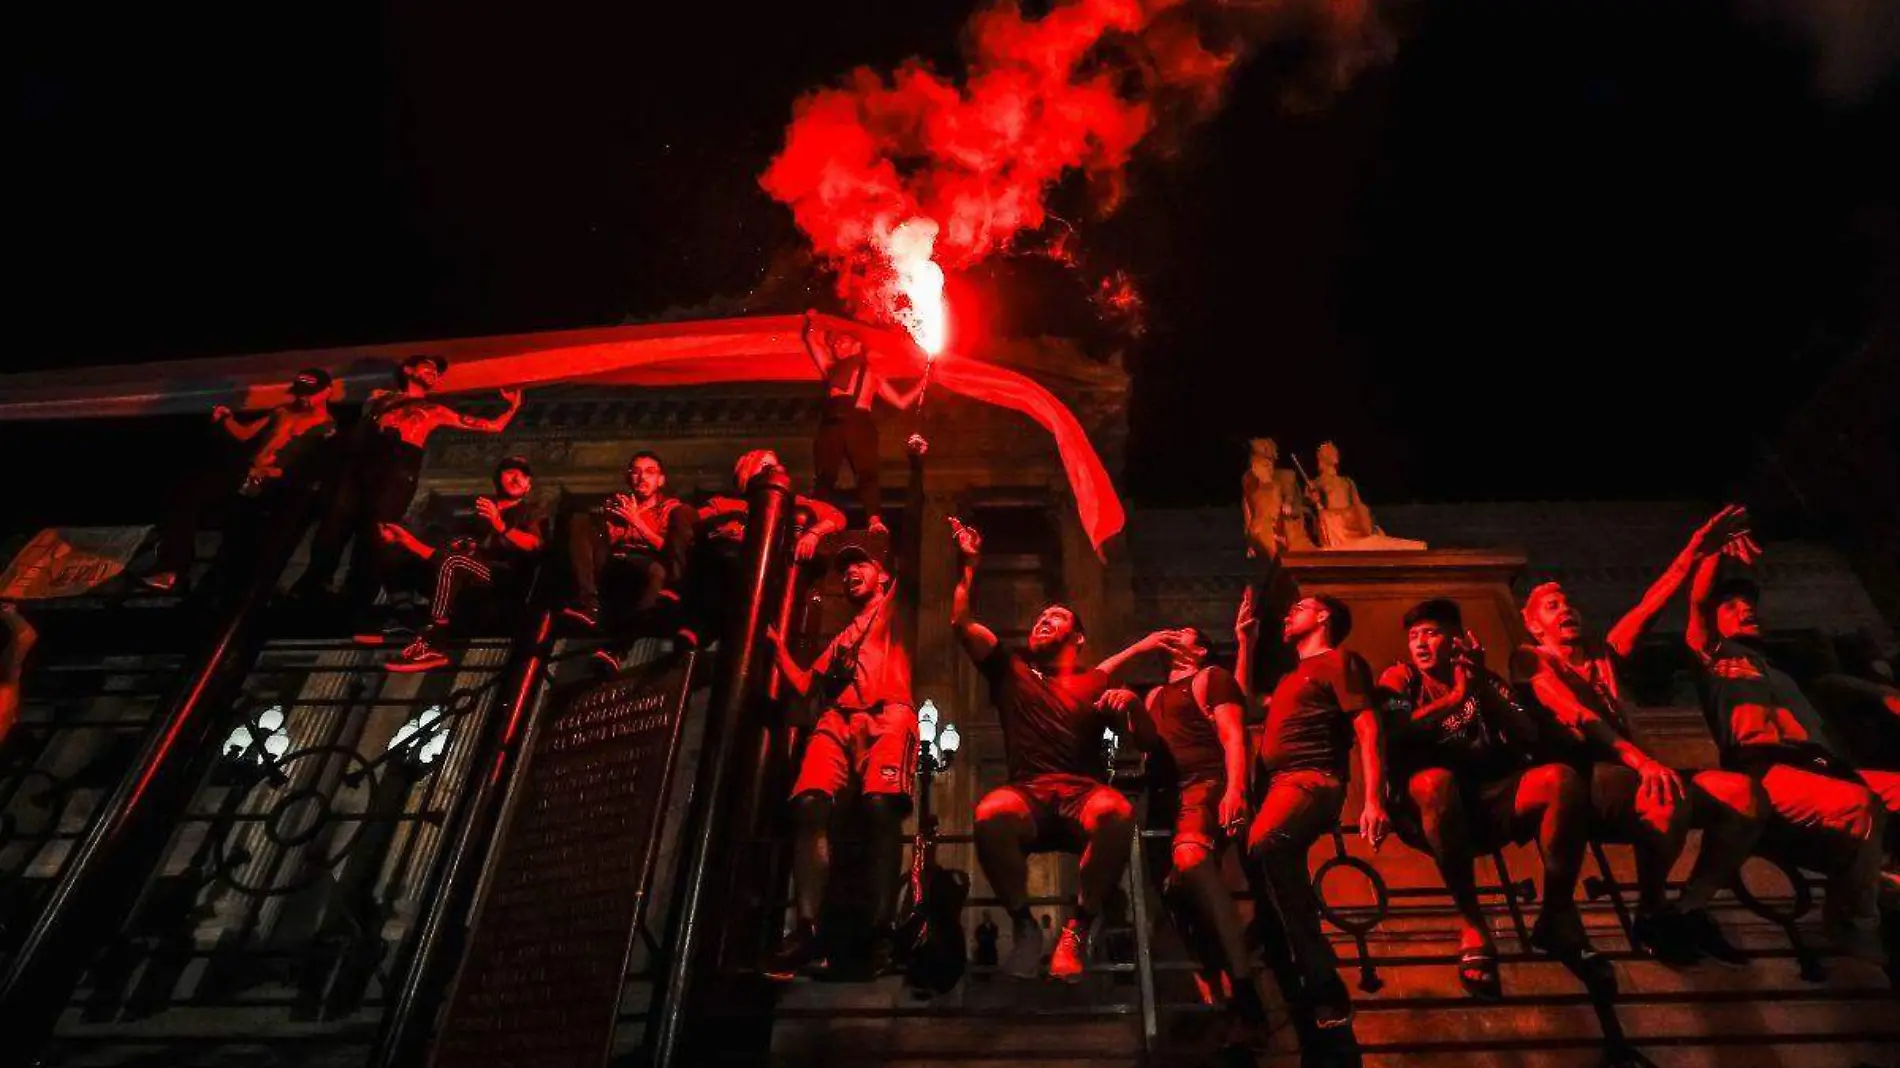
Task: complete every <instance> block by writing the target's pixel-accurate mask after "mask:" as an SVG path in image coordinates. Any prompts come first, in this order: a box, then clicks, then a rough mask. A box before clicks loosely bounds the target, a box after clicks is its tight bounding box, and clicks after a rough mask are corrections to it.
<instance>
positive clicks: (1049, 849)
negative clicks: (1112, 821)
mask: <svg viewBox="0 0 1900 1068" xmlns="http://www.w3.org/2000/svg"><path fill="white" fill-rule="evenodd" d="M997 789H998V790H1008V791H1010V792H1011V793H1013V794H1015V795H1016V796H1018V797H1020V798H1022V800H1023V804H1024V805H1025V806H1026V807H1027V808H1028V809H1029V818H1030V819H1031V820H1032V821H1034V823H1035V826H1036V838H1035V841H1033V842H1031V843H1030V846H1029V851H1030V852H1032V853H1080V852H1082V850H1083V849H1085V848H1087V846H1088V836H1087V834H1086V833H1084V831H1083V830H1082V813H1083V811H1084V810H1086V809H1087V808H1088V803H1089V800H1090V799H1091V798H1093V797H1095V795H1096V794H1097V793H1098V792H1103V791H1106V792H1108V793H1111V794H1114V795H1115V796H1116V797H1117V798H1119V797H1121V792H1120V791H1119V790H1116V789H1115V788H1114V787H1112V786H1110V785H1108V784H1107V783H1104V782H1099V781H1097V780H1095V779H1091V778H1089V777H1088V776H1086V775H1059V774H1049V775H1036V776H1032V777H1031V778H1027V779H1024V780H1022V781H1021V782H1012V783H1009V784H1007V785H1005V786H999V787H997Z"/></svg>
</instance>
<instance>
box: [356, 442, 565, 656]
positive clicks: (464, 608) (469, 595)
mask: <svg viewBox="0 0 1900 1068" xmlns="http://www.w3.org/2000/svg"><path fill="white" fill-rule="evenodd" d="M533 492H534V471H533V469H532V468H530V467H529V466H528V461H527V460H525V459H523V458H522V457H519V456H510V457H507V458H506V459H504V460H502V461H501V463H500V464H498V465H496V467H495V495H494V496H492V497H477V498H475V507H474V509H473V511H471V512H467V513H461V514H458V516H457V517H456V518H457V520H458V523H457V529H455V530H454V531H452V532H451V534H450V536H449V537H448V539H447V540H446V541H444V542H443V544H442V545H441V546H440V547H436V546H432V545H430V544H428V543H427V542H425V541H423V540H422V539H421V538H418V537H417V536H416V535H415V534H414V533H412V532H411V531H410V530H409V529H408V528H407V527H404V526H402V525H401V524H399V523H384V524H383V525H382V527H381V528H379V530H378V534H379V535H380V536H381V538H382V540H383V541H384V542H385V543H386V544H390V545H394V546H397V547H399V548H401V549H403V550H405V551H407V552H409V553H411V554H413V555H414V556H416V557H417V558H418V559H420V560H422V561H423V562H424V563H426V564H428V565H429V566H430V570H431V573H432V575H433V577H434V582H433V583H432V590H433V592H432V593H431V596H430V598H429V623H428V625H427V626H426V627H424V628H423V630H422V632H421V633H420V634H418V635H417V636H416V640H415V641H413V642H411V643H409V645H408V647H407V648H405V649H403V651H402V652H401V653H400V654H398V655H397V657H396V658H395V659H394V660H391V661H390V662H389V663H387V664H385V665H383V666H384V667H386V668H388V669H389V670H391V671H396V672H414V671H428V670H430V669H431V668H437V667H441V666H442V665H444V664H447V663H448V662H449V658H448V656H447V655H446V654H444V653H443V652H442V651H441V649H440V648H438V645H439V643H440V641H441V638H442V636H443V634H444V632H446V631H447V630H448V629H449V627H450V625H451V623H452V622H461V623H463V624H464V625H466V624H468V623H469V622H470V616H471V615H472V614H474V613H477V612H485V613H486V614H488V615H490V616H506V614H507V613H508V611H509V610H510V609H512V608H515V607H518V606H519V605H520V604H521V602H522V600H523V599H524V598H525V596H526V593H527V590H526V588H525V587H526V580H527V577H528V568H529V565H530V563H531V562H532V560H531V558H532V557H533V556H534V555H535V554H536V553H538V552H540V551H541V548H542V546H543V545H544V544H546V541H547V513H546V510H545V509H544V508H542V506H541V505H540V504H539V503H537V502H536V501H534V500H532V499H531V494H532V493H533ZM477 591H480V592H481V593H484V594H486V595H487V596H484V597H482V598H480V600H479V601H478V602H474V603H471V602H472V600H473V595H474V594H476V593H477Z"/></svg>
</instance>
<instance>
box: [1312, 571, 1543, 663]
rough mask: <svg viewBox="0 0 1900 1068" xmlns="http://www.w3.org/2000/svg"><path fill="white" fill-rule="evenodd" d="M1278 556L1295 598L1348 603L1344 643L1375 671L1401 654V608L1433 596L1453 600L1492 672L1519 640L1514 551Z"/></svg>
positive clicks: (1521, 638) (1520, 627) (1505, 660)
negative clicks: (1348, 623) (1320, 596)
mask: <svg viewBox="0 0 1900 1068" xmlns="http://www.w3.org/2000/svg"><path fill="white" fill-rule="evenodd" d="M1281 562H1282V564H1283V565H1284V566H1285V568H1286V571H1287V573H1288V575H1290V576H1291V578H1292V579H1293V581H1294V583H1295V584H1297V585H1298V587H1299V592H1300V595H1301V596H1313V595H1316V594H1325V595H1327V596H1330V597H1337V598H1339V599H1340V600H1341V601H1344V602H1346V605H1347V607H1349V608H1351V609H1352V634H1351V635H1350V636H1348V637H1347V639H1346V647H1347V648H1349V649H1351V650H1353V651H1354V652H1357V653H1358V654H1359V655H1361V656H1363V657H1365V658H1366V660H1367V661H1368V662H1369V663H1370V664H1371V665H1372V670H1373V672H1374V673H1375V674H1376V673H1378V672H1379V671H1381V670H1383V669H1384V668H1385V667H1386V666H1387V665H1389V664H1392V663H1395V662H1397V661H1399V660H1403V659H1405V629H1404V627H1403V625H1402V624H1403V621H1404V618H1405V612H1406V610H1407V609H1409V608H1411V607H1412V606H1413V605H1415V604H1417V603H1419V602H1420V601H1424V600H1429V599H1431V598H1433V597H1445V598H1449V599H1451V600H1453V601H1456V602H1458V607H1459V608H1460V609H1462V610H1463V612H1464V617H1465V626H1466V627H1468V628H1470V630H1471V632H1472V633H1474V634H1476V635H1477V636H1478V640H1479V641H1481V642H1483V643H1484V648H1485V650H1486V653H1487V656H1486V663H1487V664H1488V665H1489V666H1490V668H1491V669H1492V670H1493V671H1497V672H1507V671H1508V670H1509V664H1510V657H1511V651H1512V650H1513V649H1515V648H1516V647H1517V646H1518V644H1519V643H1520V642H1522V641H1524V640H1525V633H1524V625H1523V622H1522V621H1521V619H1520V617H1519V615H1518V611H1517V603H1516V600H1515V598H1514V597H1513V595H1512V593H1511V580H1512V579H1514V578H1516V577H1517V575H1518V573H1519V572H1521V571H1522V570H1523V569H1524V554H1523V553H1520V552H1514V551H1510V550H1496V549H1426V550H1422V551H1412V552H1379V551H1364V552H1290V553H1287V554H1286V555H1284V556H1283V557H1281Z"/></svg>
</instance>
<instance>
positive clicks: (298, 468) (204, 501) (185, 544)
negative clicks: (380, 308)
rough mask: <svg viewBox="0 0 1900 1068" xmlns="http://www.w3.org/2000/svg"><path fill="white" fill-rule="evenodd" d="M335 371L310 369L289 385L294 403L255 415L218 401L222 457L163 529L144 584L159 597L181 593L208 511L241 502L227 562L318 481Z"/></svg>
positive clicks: (190, 488)
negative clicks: (283, 505)
mask: <svg viewBox="0 0 1900 1068" xmlns="http://www.w3.org/2000/svg"><path fill="white" fill-rule="evenodd" d="M330 391H331V378H330V372H328V371H325V370H324V369H323V368H321V367H310V368H306V369H304V370H302V371H299V372H297V376H296V377H295V378H293V379H291V380H290V400H288V401H286V402H285V403H283V404H280V405H278V406H277V407H275V408H271V409H269V410H267V411H263V412H259V413H257V414H255V415H251V416H242V415H239V414H237V413H235V412H233V411H232V410H231V409H229V408H226V407H225V406H224V405H222V404H220V405H218V406H217V407H215V408H213V409H212V410H211V421H212V423H213V424H214V425H216V426H217V428H218V430H219V431H220V434H219V437H220V439H221V440H220V441H219V442H218V444H219V446H220V455H219V457H218V458H217V459H216V460H214V461H213V462H212V463H210V464H208V465H206V466H205V468H204V469H203V470H202V471H201V472H199V473H197V474H196V475H195V477H193V478H192V480H191V482H190V483H189V484H188V485H186V486H184V487H181V489H180V491H179V492H178V494H177V496H176V497H175V498H174V499H173V502H172V507H171V510H170V512H169V514H168V515H167V517H166V519H165V521H164V523H162V524H161V525H160V526H159V532H158V560H157V563H156V565H155V569H154V570H153V571H152V572H151V573H150V574H147V575H145V576H144V577H143V578H141V579H140V580H139V581H140V582H142V583H143V584H144V585H146V586H148V587H150V588H151V589H154V590H158V591H159V592H161V593H169V592H171V591H172V590H174V589H177V588H178V587H179V585H180V584H181V583H182V582H184V581H185V579H186V577H187V576H188V575H189V574H190V573H191V564H192V560H193V558H194V557H195V555H196V544H195V543H196V538H197V533H198V528H199V527H200V526H202V525H203V523H204V518H205V513H206V512H207V511H208V510H211V509H214V508H216V507H217V506H218V505H220V504H222V503H224V502H226V501H231V500H235V501H237V502H238V503H239V505H240V510H239V513H238V514H235V515H232V516H230V517H228V518H227V522H226V523H225V531H224V534H225V536H224V544H223V547H222V548H221V549H220V552H219V555H220V556H222V557H229V556H230V554H231V553H232V551H234V550H241V549H242V547H243V546H244V545H245V544H246V543H247V542H248V540H249V539H250V538H251V537H252V536H254V535H255V533H256V528H257V527H258V526H259V525H260V524H261V522H262V520H263V518H264V513H266V512H268V511H270V510H271V508H272V506H273V505H274V504H276V503H277V502H278V500H279V499H280V498H281V497H282V496H283V494H284V491H285V490H286V489H288V488H290V487H292V486H295V485H298V484H301V483H302V482H303V481H304V480H307V479H313V478H315V477H317V473H318V472H317V471H316V469H315V468H316V464H315V459H316V456H315V454H316V450H317V446H318V445H319V444H321V443H322V442H324V441H327V440H329V439H330V437H331V436H332V435H333V434H335V433H336V423H335V422H334V421H332V420H331V418H330Z"/></svg>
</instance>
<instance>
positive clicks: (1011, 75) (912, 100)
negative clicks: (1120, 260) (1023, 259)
mask: <svg viewBox="0 0 1900 1068" xmlns="http://www.w3.org/2000/svg"><path fill="white" fill-rule="evenodd" d="M1295 34H1297V35H1302V36H1304V37H1306V38H1309V39H1311V40H1314V41H1316V42H1318V43H1319V45H1320V51H1321V53H1322V54H1323V55H1324V56H1326V57H1327V67H1328V71H1327V80H1328V81H1329V82H1332V83H1336V84H1343V83H1344V82H1345V81H1347V80H1349V79H1350V78H1351V77H1352V76H1353V75H1354V74H1356V73H1357V72H1358V71H1359V70H1361V69H1363V68H1364V67H1365V66H1367V65H1369V64H1370V63H1371V62H1374V61H1376V60H1377V59H1379V58H1382V57H1383V56H1384V55H1386V54H1388V53H1389V51H1390V47H1389V43H1388V41H1389V38H1388V36H1387V35H1386V34H1385V32H1384V30H1383V27H1382V25H1381V23H1380V20H1379V18H1378V15H1377V12H1376V10H1375V0H1332V2H1327V0H1276V2H1255V3H1240V2H1227V3H1217V2H1213V0H1059V2H1057V3H1056V4H1055V5H1054V6H1053V7H1052V8H1051V9H1050V10H1049V11H1048V12H1047V13H1046V14H1043V15H1041V16H1040V17H1030V16H1026V15H1024V14H1023V12H1022V9H1021V8H1020V7H1019V6H1018V5H1017V4H1016V3H1014V2H1012V0H1000V2H998V3H995V4H992V5H991V6H988V7H985V8H983V9H982V10H980V11H979V12H978V13H977V14H976V15H975V16H973V17H972V18H971V20H970V22H969V23H968V25H967V26H966V27H965V30H964V49H963V51H964V69H963V71H962V72H961V76H960V77H952V76H949V75H946V74H944V73H941V72H938V71H935V70H932V69H931V68H929V67H928V66H926V65H925V64H924V63H922V62H921V61H918V60H914V59H913V60H910V61H908V62H906V63H904V64H902V65H901V66H899V67H898V68H897V69H896V70H895V71H892V72H890V73H888V74H885V73H880V72H878V71H874V70H872V69H870V68H868V67H860V68H858V69H857V70H854V71H852V72H851V73H850V74H849V75H847V76H846V77H845V78H844V79H843V81H842V82H841V83H840V84H838V85H835V86H831V87H827V88H822V89H818V90H815V91H813V92H811V93H808V94H807V95H805V96H804V97H803V98H801V99H800V100H799V101H798V102H797V103H796V105H795V106H794V108H793V116H792V122H791V125H790V126H789V127H788V129H787V130H786V135H785V146H784V148H783V150H782V151H781V152H780V154H779V155H778V157H777V158H775V159H774V160H773V161H772V163H771V165H770V166H769V167H768V168H767V170H766V171H765V173H764V175H762V176H761V178H760V184H761V185H762V186H763V187H764V188H765V190H766V192H768V193H769V194H771V195H772V196H773V197H775V198H776V199H778V200H780V201H782V202H784V203H785V204H787V205H789V206H790V207H791V209H792V213H793V216H794V218H795V220H796V221H797V224H798V226H799V228H800V229H801V230H803V231H804V233H805V234H806V236H807V237H808V238H809V239H810V240H811V243H812V247H813V249H814V250H815V251H816V252H817V253H818V255H819V256H820V257H821V258H823V259H824V260H825V261H826V262H827V263H829V264H830V265H832V266H833V267H835V268H836V269H837V271H838V275H839V289H840V294H841V296H843V297H844V299H845V300H846V302H847V303H848V304H849V305H851V306H852V307H853V308H854V309H855V310H857V311H858V312H859V313H860V314H868V315H870V316H871V317H873V318H878V319H882V320H885V321H889V322H897V323H902V324H904V325H906V326H908V327H910V328H911V332H912V334H913V335H914V336H917V337H918V339H919V341H920V343H924V336H925V335H924V334H922V333H920V326H919V323H920V322H924V323H928V322H929V321H930V320H932V319H933V317H934V318H935V319H936V320H937V321H938V322H939V326H940V323H941V315H942V310H941V307H934V308H933V307H931V306H929V305H930V302H932V301H933V300H934V301H937V302H939V303H940V301H941V291H940V290H939V291H938V292H937V293H935V294H934V295H933V294H932V293H930V292H928V291H927V290H920V289H919V288H918V287H917V286H915V285H914V284H909V283H907V281H906V280H907V279H913V280H914V278H915V276H916V275H917V273H918V264H917V263H916V257H917V256H918V255H919V254H921V255H922V256H923V257H924V258H925V259H926V261H929V260H934V262H935V264H937V265H941V266H942V267H943V268H947V269H949V270H957V269H960V268H966V267H968V266H970V265H972V264H974V263H976V262H978V261H980V260H982V259H984V258H985V257H988V256H991V255H994V254H996V253H997V252H999V251H1003V250H1006V249H1008V248H1009V247H1010V246H1011V244H1012V243H1013V242H1015V241H1017V239H1018V238H1020V237H1021V236H1022V235H1024V234H1027V233H1031V232H1034V231H1037V230H1039V229H1041V228H1042V226H1043V225H1044V223H1045V222H1046V221H1047V219H1048V218H1049V216H1048V207H1047V199H1048V197H1049V195H1050V194H1051V192H1052V191H1053V190H1054V189H1055V188H1056V186H1057V184H1058V183H1059V182H1062V181H1063V180H1064V179H1066V178H1068V177H1070V176H1072V175H1080V176H1081V177H1082V178H1083V179H1084V180H1085V181H1086V182H1087V183H1088V185H1089V188H1090V189H1091V190H1092V191H1093V192H1094V193H1095V194H1096V196H1095V199H1096V202H1097V206H1098V210H1099V211H1103V212H1107V211H1112V210H1114V208H1115V207H1117V206H1118V205H1119V203H1120V201H1121V198H1122V190H1123V172H1124V170H1125V168H1126V167H1127V166H1128V164H1129V162H1130V161H1131V160H1132V159H1133V158H1134V156H1135V154H1136V152H1137V151H1138V150H1139V149H1141V148H1143V147H1144V146H1148V145H1159V144H1164V143H1165V142H1166V140H1167V139H1166V138H1162V137H1157V136H1156V135H1157V133H1158V132H1161V131H1167V130H1174V129H1179V128H1181V127H1182V126H1184V125H1186V124H1190V123H1193V122H1196V121H1199V120H1200V119H1203V118H1205V117H1206V116H1208V115H1209V114H1211V113H1212V112H1213V111H1214V110H1215V109H1217V108H1218V107H1219V104H1220V101H1221V97H1222V92H1223V89H1224V88H1225V86H1226V83H1227V79H1228V75H1229V73H1230V71H1231V70H1232V68H1233V66H1234V65H1235V63H1236V62H1238V61H1239V60H1240V59H1241V58H1242V57H1243V55H1244V54H1245V52H1246V51H1247V50H1248V49H1249V48H1250V47H1253V46H1256V45H1259V44H1262V43H1265V42H1267V41H1271V40H1278V39H1282V38H1284V37H1287V36H1291V35H1295ZM907 224H909V225H907ZM933 228H934V243H933V242H932V241H930V240H922V241H920V240H918V238H919V237H920V236H922V235H924V234H926V233H928V232H929V231H930V230H931V229H933ZM895 235H901V236H902V240H900V241H896V242H894V240H893V239H894V236H895ZM894 245H901V247H894ZM926 273H928V272H926ZM938 277H939V278H940V277H941V276H940V275H939V276H938ZM1125 281H1126V280H1125V279H1124V280H1123V284H1125ZM922 329H925V330H928V329H929V327H928V326H925V327H923V328H922ZM926 348H931V346H930V345H929V344H927V343H926ZM933 351H934V349H933Z"/></svg>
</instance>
